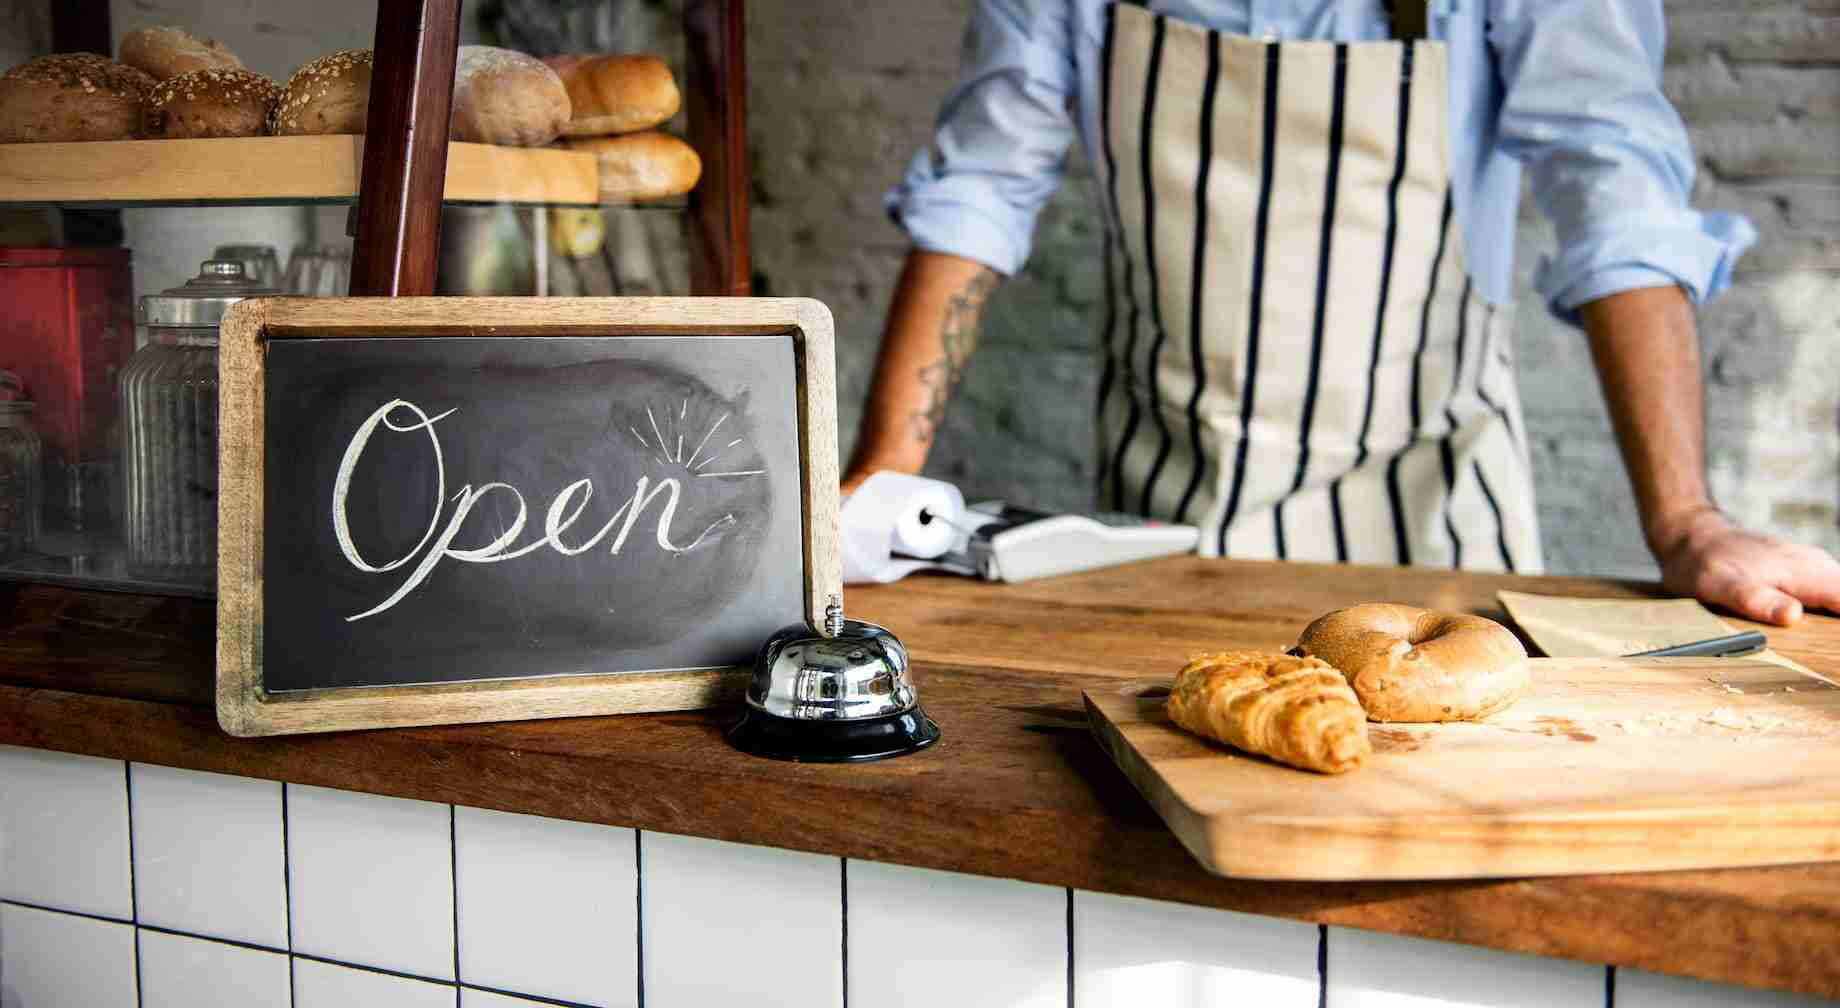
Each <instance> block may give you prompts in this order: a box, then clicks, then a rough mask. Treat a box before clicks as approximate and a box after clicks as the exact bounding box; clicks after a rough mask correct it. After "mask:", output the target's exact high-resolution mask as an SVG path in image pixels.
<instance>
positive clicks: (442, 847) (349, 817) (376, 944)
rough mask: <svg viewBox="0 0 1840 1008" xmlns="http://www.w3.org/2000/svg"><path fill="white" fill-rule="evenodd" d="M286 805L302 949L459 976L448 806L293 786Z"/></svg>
mask: <svg viewBox="0 0 1840 1008" xmlns="http://www.w3.org/2000/svg"><path fill="white" fill-rule="evenodd" d="M287 803H288V806H287V808H288V866H289V872H290V873H291V879H290V887H289V893H290V898H291V906H290V910H291V913H292V919H293V931H294V950H295V951H296V952H305V953H307V954H308V955H315V956H320V957H323V958H327V959H336V960H338V961H340V962H350V963H359V964H362V965H365V966H380V967H382V968H384V969H388V970H394V971H396V972H399V973H412V974H415V975H417V976H425V977H433V978H436V979H440V980H449V979H452V978H453V975H454V903H453V898H454V891H453V853H452V850H453V848H452V844H451V843H450V837H451V823H450V819H449V816H450V815H451V810H450V809H449V807H448V806H446V805H436V804H434V803H432V802H423V801H409V800H406V799H402V798H384V797H379V796H377V795H367V794H358V793H356V792H353V791H334V790H331V789H329V788H317V787H302V786H299V785H294V784H290V785H288V788H287Z"/></svg>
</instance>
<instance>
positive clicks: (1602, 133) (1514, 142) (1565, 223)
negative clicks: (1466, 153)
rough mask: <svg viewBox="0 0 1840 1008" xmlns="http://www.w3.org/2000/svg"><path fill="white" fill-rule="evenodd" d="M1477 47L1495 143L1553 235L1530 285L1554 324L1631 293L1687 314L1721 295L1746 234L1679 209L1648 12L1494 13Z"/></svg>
mask: <svg viewBox="0 0 1840 1008" xmlns="http://www.w3.org/2000/svg"><path fill="white" fill-rule="evenodd" d="M1471 2H1475V0H1471ZM1489 42H1490V45H1491V46H1492V47H1493V48H1494V50H1495V53H1496V58H1497V64H1498V66H1499V68H1500V72H1501V78H1502V86H1503V90H1504V95H1503V104H1502V111H1501V117H1500V131H1501V134H1500V142H1501V143H1502V145H1503V147H1504V149H1505V150H1507V151H1508V152H1509V153H1511V154H1513V155H1514V156H1515V157H1517V158H1519V159H1520V160H1521V161H1522V162H1523V163H1524V164H1525V165H1526V167H1527V171H1528V175H1529V178H1530V181H1531V183H1532V187H1533V195H1534V200H1535V202H1536V203H1537V204H1538V205H1539V207H1540V210H1541V211H1542V212H1543V213H1544V214H1545V215H1546V216H1547V217H1548V219H1550V220H1551V221H1552V223H1553V226H1554V229H1555V230H1556V231H1557V233H1558V249H1557V250H1556V251H1555V252H1554V253H1552V254H1550V255H1548V256H1546V257H1545V258H1544V259H1542V261H1541V262H1540V263H1539V265H1538V267H1537V269H1536V270H1535V273H1534V286H1535V288H1536V289H1537V290H1538V291H1539V293H1540V295H1541V296H1542V297H1543V298H1544V299H1545V300H1546V302H1547V304H1548V305H1549V306H1550V307H1551V308H1552V310H1553V311H1554V313H1556V314H1557V315H1559V316H1560V317H1561V318H1565V319H1568V320H1572V321H1575V320H1576V309H1577V308H1578V306H1579V305H1582V304H1584V303H1585V302H1587V301H1592V300H1595V299H1597V298H1600V297H1605V296H1607V295H1610V294H1615V293H1618V292H1620V291H1625V290H1631V289H1634V288H1638V287H1657V286H1665V285H1668V284H1678V285H1679V286H1680V287H1681V288H1683V289H1684V290H1685V291H1686V292H1687V294H1688V295H1689V296H1690V297H1691V298H1692V299H1693V301H1694V303H1695V304H1699V303H1703V302H1704V301H1705V300H1706V299H1707V298H1710V297H1712V296H1713V295H1715V294H1717V293H1718V292H1719V291H1720V290H1722V289H1724V287H1725V286H1726V285H1727V284H1728V283H1730V280H1731V272H1732V266H1733V264H1734V263H1735V262H1736V261H1737V259H1738V257H1739V256H1740V255H1741V254H1743V252H1744V250H1745V249H1746V248H1749V247H1750V245H1751V244H1752V243H1753V242H1754V241H1755V240H1756V237H1757V233H1756V230H1755V229H1754V228H1752V226H1751V224H1750V222H1749V221H1748V220H1746V219H1745V218H1744V217H1741V216H1738V215H1736V214H1728V213H1718V212H1707V213H1702V212H1699V211H1696V210H1694V209H1693V208H1692V207H1691V206H1690V205H1689V204H1688V202H1687V200H1688V194H1689V192H1690V191H1691V189H1692V186H1693V171H1694V162H1693V151H1692V147H1691V145H1690V143H1689V142H1688V139H1687V134H1686V130H1685V128H1684V127H1683V126H1682V124H1681V121H1680V116H1679V115H1678V114H1677V113H1676V112H1675V110H1674V107H1673V106H1672V105H1671V104H1670V103H1669V102H1668V100H1667V98H1666V96H1665V95H1663V94H1662V93H1661V86H1660V81H1661V66H1662V57H1663V50H1664V48H1665V45H1666V22H1665V20H1664V17H1663V14H1662V9H1661V3H1660V0H1494V2H1492V3H1490V18H1489Z"/></svg>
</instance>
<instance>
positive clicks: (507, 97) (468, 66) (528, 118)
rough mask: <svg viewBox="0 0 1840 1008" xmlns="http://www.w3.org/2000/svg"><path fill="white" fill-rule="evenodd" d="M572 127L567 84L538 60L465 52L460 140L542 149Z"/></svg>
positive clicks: (485, 50) (458, 107)
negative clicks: (568, 127) (569, 124)
mask: <svg viewBox="0 0 1840 1008" xmlns="http://www.w3.org/2000/svg"><path fill="white" fill-rule="evenodd" d="M568 121H569V93H568V91H567V90H565V89H564V88H563V86H562V78H560V77H558V76H556V71H554V70H551V69H550V68H549V67H548V66H545V65H544V63H543V61H542V60H540V59H537V58H536V57H534V56H526V55H524V54H523V53H521V52H514V51H512V50H510V49H498V48H495V47H493V46H476V45H469V46H461V47H460V52H459V54H458V55H457V56H456V58H455V60H454V111H453V128H452V130H451V131H450V133H451V136H452V137H453V139H455V140H466V141H471V142H473V143H491V144H508V145H510V146H514V147H541V146H543V145H544V144H546V143H549V142H550V141H552V140H554V139H556V137H557V136H558V135H559V134H560V133H561V132H562V127H563V126H564V124H566V123H567V122H568Z"/></svg>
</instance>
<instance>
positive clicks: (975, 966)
mask: <svg viewBox="0 0 1840 1008" xmlns="http://www.w3.org/2000/svg"><path fill="white" fill-rule="evenodd" d="M847 885H848V899H849V910H848V927H849V957H850V958H849V976H850V1005H851V1008H905V1006H909V1005H912V1006H915V1008H938V1006H939V1005H953V1006H954V1008H982V1006H1004V1008H1047V1006H1054V1005H1065V1004H1066V1003H1067V891H1066V890H1065V889H1060V888H1057V887H1054V886H1043V885H1034V884H1031V883H1028V882H1016V881H1012V880H1008V879H994V878H984V877H982V876H977V875H960V874H956V873H953V872H941V871H929V870H927V869H923V868H905V867H900V866H897V865H884V864H875V863H872V862H868V861H851V862H850V863H849V875H848V883H847Z"/></svg>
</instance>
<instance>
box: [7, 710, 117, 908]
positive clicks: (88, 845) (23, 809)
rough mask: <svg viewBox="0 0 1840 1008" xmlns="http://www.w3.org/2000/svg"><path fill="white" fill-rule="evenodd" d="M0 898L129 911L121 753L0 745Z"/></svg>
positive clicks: (61, 905)
mask: <svg viewBox="0 0 1840 1008" xmlns="http://www.w3.org/2000/svg"><path fill="white" fill-rule="evenodd" d="M0 899H11V900H19V901H20V902H22V903H37V904H40V905H42V906H49V907H57V908H58V909H61V910H77V911H81V912H83V913H90V914H98V915H100V916H104V917H119V918H122V919H124V920H125V919H127V918H129V917H131V916H133V909H132V901H131V897H130V895H129V892H128V787H127V780H126V776H125V775H124V773H123V771H122V762H121V761H120V760H107V759H97V758H95V757H93V756H73V755H71V754H69V753H58V752H47V751H45V750H42V749H22V748H19V747H17V746H0Z"/></svg>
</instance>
